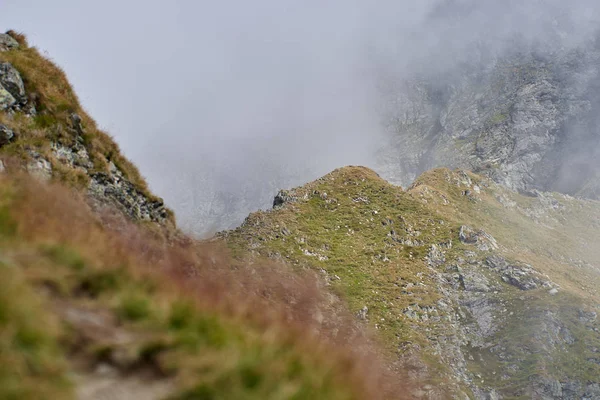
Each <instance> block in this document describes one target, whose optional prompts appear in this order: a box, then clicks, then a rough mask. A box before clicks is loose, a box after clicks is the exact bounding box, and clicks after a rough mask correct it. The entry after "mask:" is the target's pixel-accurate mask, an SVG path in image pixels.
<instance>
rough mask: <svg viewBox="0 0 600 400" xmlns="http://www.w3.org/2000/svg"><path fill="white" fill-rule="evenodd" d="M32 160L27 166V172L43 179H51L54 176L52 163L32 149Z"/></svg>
mask: <svg viewBox="0 0 600 400" xmlns="http://www.w3.org/2000/svg"><path fill="white" fill-rule="evenodd" d="M29 155H30V156H31V160H30V161H29V162H28V163H27V165H26V166H25V169H26V170H27V172H28V173H29V174H30V175H31V176H33V177H34V178H37V179H39V180H41V181H49V180H50V179H51V178H52V164H50V161H48V160H46V159H45V158H44V157H43V156H42V155H41V154H39V153H38V152H37V151H34V150H30V151H29Z"/></svg>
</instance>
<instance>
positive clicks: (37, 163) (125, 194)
mask: <svg viewBox="0 0 600 400" xmlns="http://www.w3.org/2000/svg"><path fill="white" fill-rule="evenodd" d="M13 36H14V37H13ZM18 40H20V41H21V42H20V43H19V41H18ZM0 111H1V114H0V135H1V137H0V146H1V147H0V156H4V159H5V160H6V161H3V162H2V164H1V167H2V169H15V168H16V169H24V170H27V171H28V172H30V173H31V174H34V175H36V176H38V177H40V178H41V179H44V180H55V181H60V182H63V183H67V184H68V185H70V186H72V187H76V188H78V189H81V190H83V191H85V192H87V194H88V195H89V198H90V200H92V201H93V202H95V203H96V205H98V206H100V205H105V204H110V205H111V206H116V207H117V208H118V209H119V210H120V211H121V212H123V213H124V214H126V215H127V216H128V217H129V218H131V219H132V220H138V221H152V222H156V223H159V224H163V225H164V224H168V225H173V223H174V220H173V215H172V213H171V211H170V210H168V209H167V208H166V207H165V206H164V204H163V202H162V200H161V199H159V198H156V197H154V196H152V195H151V194H150V192H149V191H148V188H147V186H146V183H145V182H144V180H143V178H142V177H141V175H140V174H139V172H138V170H137V169H136V167H135V166H134V165H132V164H131V163H130V162H129V161H128V160H126V159H125V158H124V157H123V156H122V155H121V154H120V152H119V148H118V146H117V144H116V143H115V142H114V141H113V140H112V139H111V138H110V137H109V136H108V135H107V134H106V133H104V132H102V131H100V130H99V129H98V128H97V127H96V124H95V122H94V121H93V120H92V119H91V118H90V117H89V116H88V115H87V114H86V113H85V112H84V111H83V109H82V108H81V105H80V104H79V101H78V99H77V96H76V95H75V94H74V93H73V90H72V89H71V86H70V85H69V83H68V81H67V79H66V77H65V75H64V73H63V72H62V71H61V70H60V69H59V68H57V67H56V66H54V65H53V64H51V63H50V62H49V61H48V60H46V59H44V58H43V57H41V56H40V54H39V53H38V52H37V50H36V49H35V48H30V47H28V45H27V43H26V42H25V40H24V38H23V37H21V36H20V35H17V34H13V35H12V36H11V35H9V34H1V35H0Z"/></svg>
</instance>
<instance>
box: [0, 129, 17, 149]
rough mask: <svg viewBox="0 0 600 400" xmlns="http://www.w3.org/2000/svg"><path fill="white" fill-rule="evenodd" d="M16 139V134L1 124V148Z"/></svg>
mask: <svg viewBox="0 0 600 400" xmlns="http://www.w3.org/2000/svg"><path fill="white" fill-rule="evenodd" d="M14 137H15V133H14V132H13V131H12V130H11V129H9V128H8V127H7V126H6V125H2V124H0V147H2V146H4V145H5V144H8V143H10V142H11V141H12V140H13V139H14Z"/></svg>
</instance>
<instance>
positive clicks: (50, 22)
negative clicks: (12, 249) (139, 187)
mask: <svg viewBox="0 0 600 400" xmlns="http://www.w3.org/2000/svg"><path fill="white" fill-rule="evenodd" d="M438 3H441V1H435V0H419V1H408V0H396V1H392V0H379V1H359V0H330V1H323V0H303V1H299V0H255V1H245V0H220V1H204V0H179V1H156V0H144V1H140V0H120V1H117V0H104V1H83V0H53V1H46V0H44V1H42V0H37V1H34V0H0V29H2V30H7V29H15V30H17V31H22V32H24V33H26V34H27V36H28V38H29V41H30V44H32V45H35V46H37V47H38V48H39V49H41V50H43V51H47V55H48V56H49V57H50V58H52V59H53V60H54V61H55V62H57V63H58V64H59V65H60V66H62V67H63V68H64V69H65V70H66V72H67V74H68V76H69V78H70V80H71V82H72V83H73V85H74V87H75V89H76V91H77V93H78V95H79V97H80V99H81V100H82V103H83V105H84V107H85V108H86V109H87V110H88V111H89V112H90V114H91V115H92V116H93V117H94V118H95V119H96V120H97V121H98V123H99V125H100V126H102V127H103V128H105V129H106V130H107V131H108V132H109V133H111V134H112V135H113V136H114V137H115V138H116V140H117V142H118V143H119V144H120V146H121V147H122V149H123V150H124V152H125V154H126V155H127V156H128V157H129V158H131V159H132V160H133V161H134V162H135V163H136V164H137V165H138V166H139V168H140V170H141V171H142V173H143V174H144V175H145V176H146V177H147V179H148V180H149V182H150V185H151V187H152V188H153V190H154V191H155V192H156V193H157V194H158V195H160V196H162V197H164V198H165V200H166V201H167V203H168V204H169V205H170V206H171V207H173V208H175V210H176V212H177V214H178V219H179V223H180V225H181V226H182V227H184V228H185V229H188V230H191V231H194V232H196V233H198V234H201V233H203V232H205V231H208V230H213V229H216V228H224V227H226V226H227V225H228V224H230V223H231V221H237V222H239V221H241V218H243V216H244V215H246V214H247V213H248V212H249V211H252V210H253V209H256V208H258V207H263V208H264V207H267V206H269V201H270V200H271V199H272V197H273V196H274V194H275V192H276V188H278V187H286V186H290V185H297V184H301V183H303V182H306V181H308V180H312V179H314V178H316V177H318V176H319V175H322V174H324V173H326V172H328V171H329V170H331V169H333V168H336V167H339V166H343V165H347V164H366V165H370V166H374V154H375V152H376V150H377V148H378V147H379V146H381V144H382V143H384V140H383V135H384V130H383V128H382V125H381V120H380V113H379V110H380V109H381V104H380V98H379V96H378V90H377V89H378V85H380V84H381V77H382V76H386V77H387V76H393V77H402V76H404V75H406V74H408V73H412V72H415V71H417V72H419V71H421V70H426V69H431V68H434V69H436V68H437V69H439V68H443V67H445V66H448V65H451V64H453V63H455V62H458V61H460V60H461V59H462V58H464V57H468V56H469V51H470V47H469V46H468V44H470V43H472V41H473V40H479V39H481V38H487V39H489V40H490V43H492V42H494V43H495V42H496V41H498V42H502V40H503V39H505V38H506V37H507V36H509V35H512V34H513V33H514V32H519V33H520V34H522V35H524V36H530V37H531V38H534V39H535V38H537V37H539V36H540V33H541V32H544V29H545V28H546V27H547V26H550V25H556V24H561V23H568V22H564V21H563V19H564V18H565V16H568V15H569V16H573V15H575V16H576V20H577V21H578V26H577V29H578V30H581V32H583V34H585V33H586V32H587V31H588V29H590V27H589V26H588V25H591V22H590V21H594V18H595V17H597V15H598V13H597V12H598V8H599V7H598V6H597V5H595V2H593V1H591V0H585V1H584V0H580V1H574V2H568V4H567V2H566V1H563V0H560V1H558V0H529V1H525V2H523V1H515V0H506V1H505V2H498V1H491V0H481V1H473V0H468V1H467V0H453V1H445V3H447V4H449V5H448V6H446V7H441V8H440V7H438V8H436V9H435V10H437V11H434V6H433V5H434V4H438ZM567 19H568V18H567Z"/></svg>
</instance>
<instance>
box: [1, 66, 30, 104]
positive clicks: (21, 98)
mask: <svg viewBox="0 0 600 400" xmlns="http://www.w3.org/2000/svg"><path fill="white" fill-rule="evenodd" d="M0 85H1V86H2V87H3V88H4V89H5V90H6V91H7V92H8V93H10V94H11V95H12V97H13V98H14V100H15V101H16V102H17V103H19V104H25V103H26V102H27V95H26V94H25V85H24V84H23V79H21V74H19V71H17V70H16V69H15V68H14V67H13V66H12V65H11V64H10V63H7V62H0ZM0 96H1V95H0Z"/></svg>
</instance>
